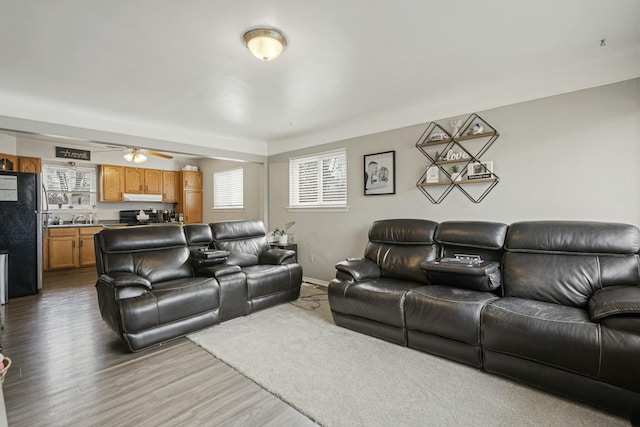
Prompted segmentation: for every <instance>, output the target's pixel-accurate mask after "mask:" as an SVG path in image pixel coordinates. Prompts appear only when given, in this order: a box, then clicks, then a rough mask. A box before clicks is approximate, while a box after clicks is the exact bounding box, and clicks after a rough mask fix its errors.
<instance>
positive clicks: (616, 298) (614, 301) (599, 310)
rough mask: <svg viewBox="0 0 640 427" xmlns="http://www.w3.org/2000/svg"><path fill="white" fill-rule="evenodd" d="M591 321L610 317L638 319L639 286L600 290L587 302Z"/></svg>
mask: <svg viewBox="0 0 640 427" xmlns="http://www.w3.org/2000/svg"><path fill="white" fill-rule="evenodd" d="M589 314H590V315H591V320H593V321H600V320H602V319H605V318H607V317H610V316H617V315H625V316H629V315H631V316H634V315H635V316H639V317H640V286H609V287H606V288H602V289H600V290H599V291H598V292H596V293H595V294H593V296H592V297H591V299H590V300H589Z"/></svg>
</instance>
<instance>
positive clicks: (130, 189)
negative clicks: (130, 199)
mask: <svg viewBox="0 0 640 427" xmlns="http://www.w3.org/2000/svg"><path fill="white" fill-rule="evenodd" d="M124 192H125V193H132V194H162V171H161V170H157V169H145V168H128V167H125V168H124Z"/></svg>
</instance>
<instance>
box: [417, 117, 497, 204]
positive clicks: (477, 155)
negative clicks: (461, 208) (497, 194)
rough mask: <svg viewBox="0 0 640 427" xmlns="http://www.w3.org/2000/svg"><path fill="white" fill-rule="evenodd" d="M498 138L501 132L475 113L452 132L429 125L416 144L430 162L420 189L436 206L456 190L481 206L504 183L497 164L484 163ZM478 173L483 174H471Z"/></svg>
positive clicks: (435, 125) (418, 184) (420, 180)
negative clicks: (495, 167) (491, 192)
mask: <svg viewBox="0 0 640 427" xmlns="http://www.w3.org/2000/svg"><path fill="white" fill-rule="evenodd" d="M498 136H499V134H498V131H497V130H496V129H495V128H494V127H493V126H491V125H490V124H489V123H487V122H486V121H485V120H484V119H483V118H482V117H480V116H478V115H477V114H475V113H474V114H471V115H470V116H469V117H467V119H466V120H465V121H464V123H462V124H459V123H458V122H456V123H455V126H454V128H453V130H452V132H451V133H449V132H447V131H446V130H444V128H443V127H442V126H440V125H439V124H437V123H434V122H431V123H429V125H428V126H427V128H426V129H425V131H424V132H423V133H422V135H421V136H420V139H418V142H416V148H417V149H418V150H420V152H421V153H422V154H424V156H425V157H426V158H427V160H428V161H429V164H428V165H427V168H426V170H425V172H424V173H423V174H422V176H421V177H420V179H419V180H418V182H417V183H416V186H417V187H418V188H419V189H420V191H421V192H422V193H423V194H424V195H425V196H426V197H427V199H429V200H430V201H431V202H432V203H435V204H438V203H440V202H442V201H443V200H444V198H445V197H447V196H448V195H449V193H451V191H452V190H453V189H454V188H457V189H458V190H460V191H462V193H463V194H464V195H465V196H467V198H468V199H469V200H471V201H472V202H474V203H480V202H481V201H482V200H484V198H485V197H487V195H488V194H489V192H490V191H491V190H493V188H494V187H495V186H496V185H498V182H500V178H499V177H498V175H496V174H495V173H493V163H492V162H483V161H481V160H480V159H481V158H482V156H483V155H484V154H485V153H486V152H487V150H488V149H489V148H490V147H491V145H492V144H493V143H494V142H495V141H496V139H498ZM436 150H437V151H436ZM439 153H440V154H439ZM489 165H490V167H489ZM477 170H479V171H481V172H482V173H476V172H474V173H469V171H477Z"/></svg>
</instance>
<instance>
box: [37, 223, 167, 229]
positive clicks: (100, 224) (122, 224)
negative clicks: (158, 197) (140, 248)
mask: <svg viewBox="0 0 640 427" xmlns="http://www.w3.org/2000/svg"><path fill="white" fill-rule="evenodd" d="M148 225H180V223H179V222H152V223H150V224H140V225H138V227H143V226H148ZM127 226H129V224H126V223H123V222H109V223H107V222H100V223H98V224H71V223H70V222H69V223H66V224H62V225H60V224H49V225H47V228H72V227H103V228H111V227H127Z"/></svg>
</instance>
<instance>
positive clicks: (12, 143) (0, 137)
mask: <svg viewBox="0 0 640 427" xmlns="http://www.w3.org/2000/svg"><path fill="white" fill-rule="evenodd" d="M0 153H5V154H16V138H15V137H13V136H11V135H5V134H2V133H0Z"/></svg>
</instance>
